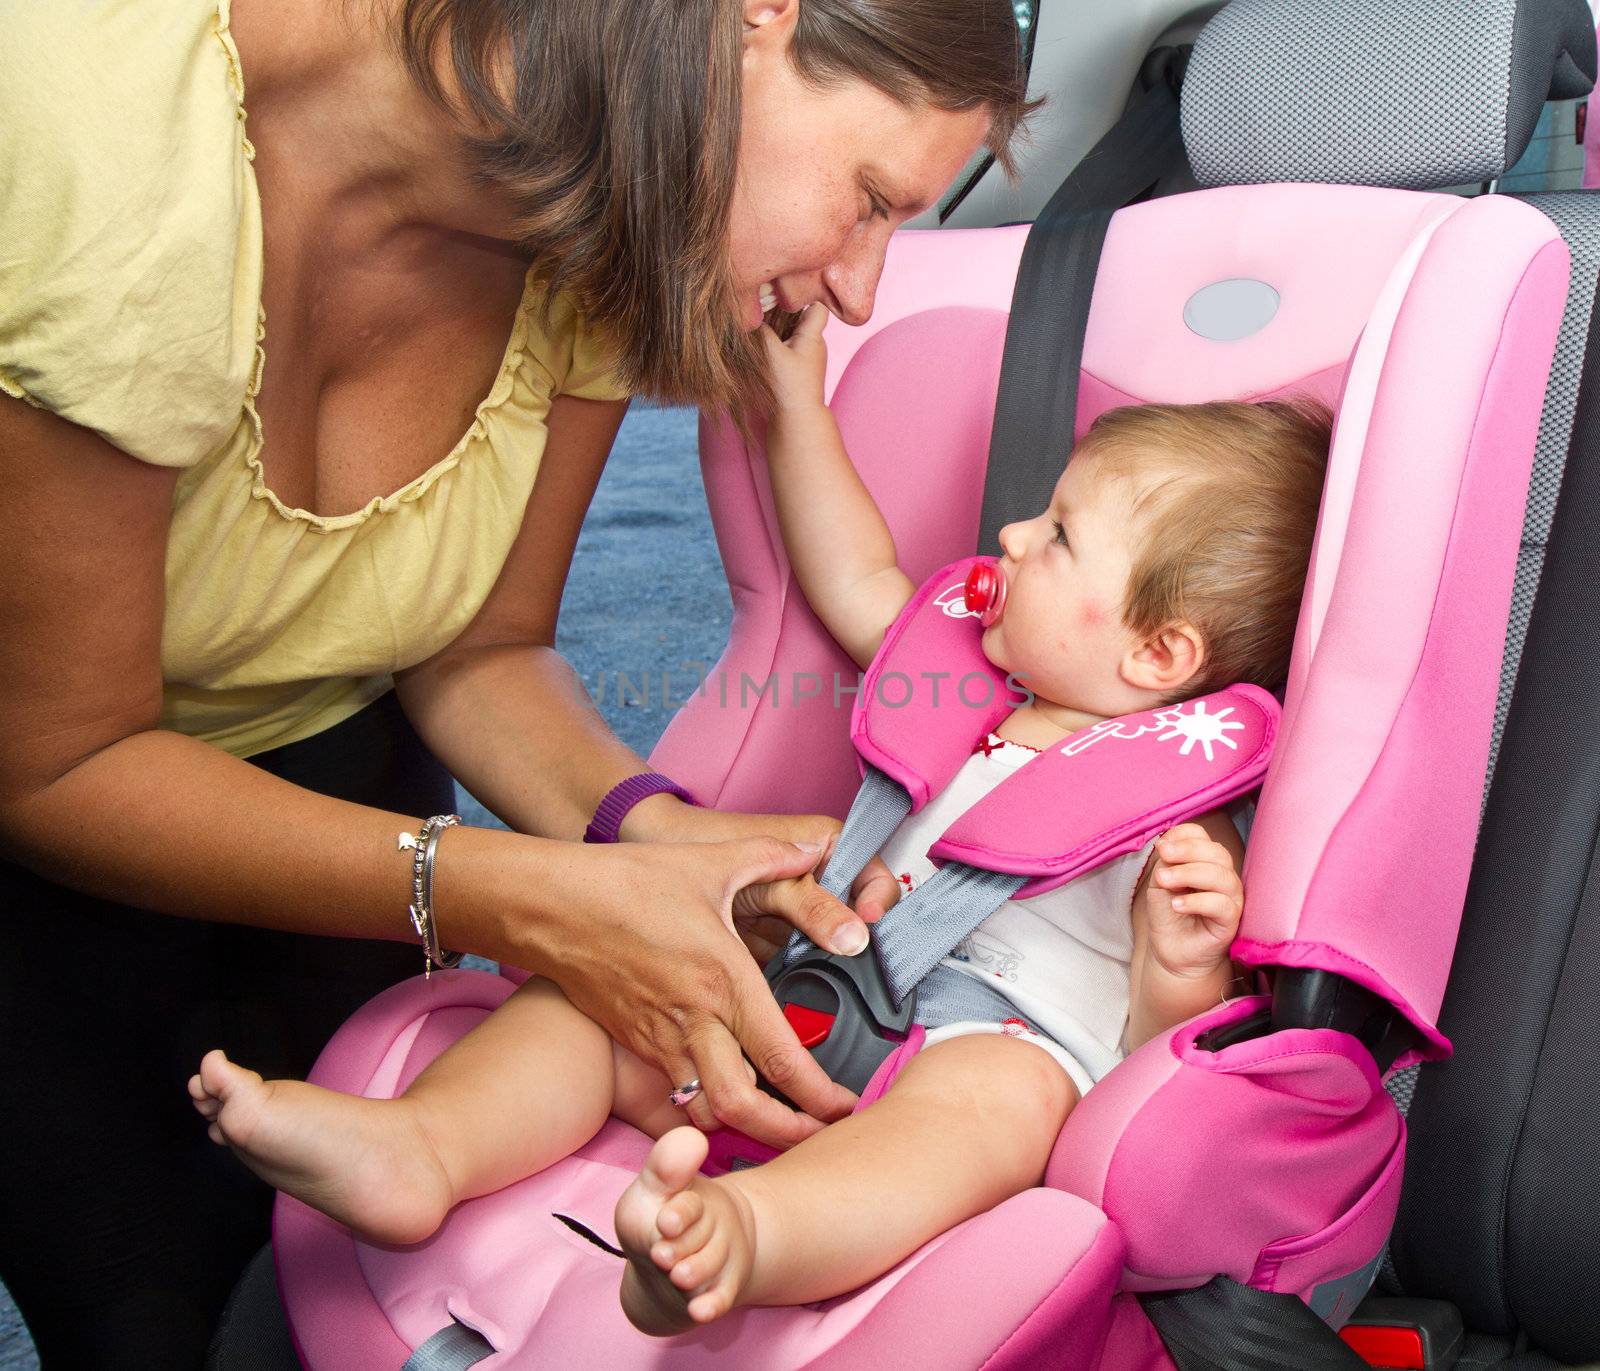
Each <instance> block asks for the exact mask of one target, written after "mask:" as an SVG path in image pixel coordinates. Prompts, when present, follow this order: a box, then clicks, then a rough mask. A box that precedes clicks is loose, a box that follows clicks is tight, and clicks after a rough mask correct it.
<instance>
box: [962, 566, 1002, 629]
mask: <svg viewBox="0 0 1600 1371" xmlns="http://www.w3.org/2000/svg"><path fill="white" fill-rule="evenodd" d="M966 605H967V608H968V609H969V610H971V611H972V612H973V613H974V614H976V615H977V616H978V620H979V622H980V623H982V624H983V626H984V627H985V628H988V627H989V625H990V624H992V623H993V622H994V621H995V620H996V619H998V618H999V617H1000V615H1001V612H1002V611H1003V610H1004V609H1005V607H1006V577H1005V573H1004V572H1003V571H1001V570H1000V564H999V563H998V562H979V563H978V564H977V565H976V566H974V567H973V568H972V570H971V571H969V572H968V573H967V584H966Z"/></svg>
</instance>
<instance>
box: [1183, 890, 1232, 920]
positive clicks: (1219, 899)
mask: <svg viewBox="0 0 1600 1371" xmlns="http://www.w3.org/2000/svg"><path fill="white" fill-rule="evenodd" d="M1172 907H1173V909H1174V910H1176V911H1177V912H1178V913H1179V914H1182V915H1183V916H1184V917H1185V918H1187V919H1204V920H1206V922H1207V923H1213V924H1219V925H1221V926H1222V927H1224V928H1232V927H1234V926H1235V925H1237V923H1238V922H1239V915H1240V913H1241V910H1240V908H1239V904H1238V902H1237V901H1235V900H1230V899H1229V898H1228V897H1227V896H1226V895H1219V894H1218V893H1217V892H1216V891H1214V890H1200V891H1196V892H1194V893H1193V894H1189V895H1177V896H1174V897H1173V901H1172Z"/></svg>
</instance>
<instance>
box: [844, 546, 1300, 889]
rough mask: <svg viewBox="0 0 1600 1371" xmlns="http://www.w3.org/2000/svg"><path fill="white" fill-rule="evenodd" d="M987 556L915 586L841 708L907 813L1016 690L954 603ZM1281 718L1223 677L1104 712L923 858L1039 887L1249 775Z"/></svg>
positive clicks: (943, 781) (1144, 838) (962, 605)
mask: <svg viewBox="0 0 1600 1371" xmlns="http://www.w3.org/2000/svg"><path fill="white" fill-rule="evenodd" d="M991 560H992V559H990V558H986V557H965V558H962V559H961V560H960V561H957V562H952V563H951V564H950V565H949V566H947V567H945V568H943V569H942V570H940V571H936V572H935V573H934V574H933V575H932V576H930V577H929V578H928V579H927V580H926V581H924V582H923V583H922V585H921V587H919V589H918V590H917V592H916V594H915V595H913V596H912V597H911V599H910V601H909V602H908V603H907V604H906V607H905V608H904V609H903V610H902V611H901V612H900V616H899V618H897V619H896V620H895V622H894V623H893V624H891V625H890V627H889V631H888V632H887V633H886V634H884V639H883V644H882V646H881V647H879V649H878V652H877V655H876V656H874V657H873V659H872V663H871V665H870V666H869V667H868V668H867V671H866V675H865V677H864V678H863V681H862V687H861V694H860V696H859V697H858V698H857V700H856V705H855V709H854V711H853V713H852V715H851V721H850V735H851V741H852V742H853V743H854V744H855V746H856V750H857V752H858V753H859V754H860V756H861V759H862V761H863V762H865V763H867V764H868V765H870V766H874V767H876V768H877V769H878V770H880V771H882V772H883V773H884V774H885V775H887V776H889V777H890V778H891V779H893V780H895V781H897V782H899V784H900V785H902V786H903V787H904V788H905V790H906V793H907V794H908V795H910V796H911V807H912V810H913V812H915V811H916V810H920V809H921V808H922V807H923V806H924V805H926V804H927V802H928V800H929V799H930V798H931V797H932V796H934V795H937V794H938V793H939V792H940V791H941V790H943V789H944V788H945V786H947V785H948V784H949V783H950V781H951V780H952V779H953V778H954V776H955V774H956V772H957V771H958V770H959V769H960V768H961V766H962V764H963V763H964V762H965V761H966V760H967V758H968V757H969V756H970V755H971V753H972V744H973V740H974V739H977V738H982V737H984V736H985V735H986V734H987V733H988V732H989V731H990V730H992V729H993V728H994V727H995V726H996V725H998V724H999V722H1000V721H1001V720H1002V719H1003V718H1004V717H1005V716H1006V715H1007V714H1009V713H1010V712H1011V711H1012V710H1014V709H1016V708H1017V707H1018V706H1020V705H1021V704H1023V703H1025V701H1026V700H1027V698H1028V697H1027V694H1026V691H1025V689H1024V687H1023V686H1022V685H1021V684H1020V683H1017V682H1015V681H1012V680H1010V679H1009V678H1007V677H1006V676H1005V674H1004V673H1003V672H1001V671H1000V670H999V669H998V668H997V667H996V666H995V665H994V664H993V663H992V662H990V661H989V659H988V658H987V657H986V656H984V653H983V625H982V622H981V620H980V617H979V615H978V614H976V613H975V612H974V611H972V610H970V609H968V608H967V605H966V600H965V595H964V590H965V586H966V581H967V575H968V573H969V572H970V571H971V570H972V568H973V567H977V566H984V565H986V564H988V563H989V562H990V561H991ZM1281 717H1282V711H1281V710H1280V708H1279V706H1278V702H1277V701H1276V700H1275V699H1273V697H1272V696H1271V695H1269V694H1268V693H1267V692H1266V691H1264V690H1261V689H1259V688H1257V687H1256V686H1252V685H1232V686H1229V687H1228V688H1227V689H1225V690H1220V691H1217V692H1215V693H1213V694H1211V695H1206V696H1203V697H1200V698H1198V699H1194V700H1187V701H1184V702H1183V703H1182V704H1176V705H1170V706H1166V707H1164V708H1161V709H1152V710H1146V711H1145V712H1143V713H1141V714H1128V715H1123V716H1122V717H1120V718H1116V719H1106V720H1104V721H1103V722H1101V723H1098V724H1095V725H1094V726H1093V727H1092V728H1088V729H1085V730H1083V731H1082V732H1079V733H1075V734H1073V735H1072V736H1071V737H1070V738H1066V739H1064V740H1063V741H1062V742H1060V743H1059V744H1057V745H1056V746H1055V747H1052V748H1050V749H1048V750H1047V751H1045V752H1044V753H1043V754H1042V755H1041V756H1039V757H1036V758H1034V759H1033V760H1032V761H1031V762H1029V763H1028V765H1027V766H1024V767H1022V768H1020V769H1019V770H1018V771H1017V772H1016V774H1015V775H1013V776H1011V777H1009V778H1008V779H1006V780H1005V781H1003V782H1002V783H1001V784H1000V785H998V786H996V787H995V788H994V789H993V790H992V791H990V792H989V794H988V795H986V796H985V797H984V798H983V799H982V800H980V801H979V802H978V803H977V804H975V805H974V806H973V807H972V808H971V809H969V810H968V811H967V812H966V813H964V814H963V815H961V816H960V818H958V819H957V820H956V822H955V823H954V824H952V825H951V827H950V829H949V831H948V832H946V833H945V834H944V835H943V836H942V837H941V838H940V839H939V840H938V841H937V842H936V843H935V844H934V845H933V847H932V848H930V849H929V854H928V855H929V856H930V857H932V858H934V859H935V860H936V861H940V862H961V863H963V864H965V865H967V866H973V867H978V868H980V869H981V870H985V871H998V872H1004V873H1006V874H1007V875H1013V876H1028V877H1031V878H1032V879H1031V880H1029V882H1028V883H1027V884H1026V885H1025V886H1023V887H1022V888H1021V889H1020V890H1019V891H1018V892H1017V894H1016V898H1018V899H1027V898H1029V897H1030V896H1033V895H1042V894H1044V893H1045V892H1046V891H1048V890H1054V889H1055V888H1056V887H1057V886H1059V885H1064V884H1065V883H1066V882H1068V881H1070V880H1072V879H1073V878H1074V877H1076V876H1080V875H1082V874H1083V873H1084V872H1086V871H1092V870H1093V869H1094V868H1095V867H1097V866H1101V865H1103V864H1104V863H1106V862H1108V861H1110V860H1111V859H1112V858H1113V857H1117V856H1120V855H1121V854H1123V853H1125V852H1136V851H1138V849H1139V848H1141V847H1143V846H1144V845H1145V844H1146V843H1147V842H1149V841H1150V839H1151V838H1153V837H1155V836H1156V835H1157V834H1159V833H1161V832H1163V831H1165V830H1166V829H1167V828H1169V827H1171V826H1172V825H1173V824H1175V823H1179V822H1181V821H1182V820H1183V819H1185V818H1189V817H1191V816H1193V815H1195V814H1202V813H1204V812H1205V811H1206V810H1208V809H1213V808H1215V807H1216V806H1217V805H1219V804H1222V803H1224V802H1225V801H1227V800H1230V799H1232V798H1234V797H1235V796H1237V795H1241V794H1243V793H1244V792H1245V791H1248V790H1251V789H1253V788H1254V787H1255V786H1256V785H1258V784H1260V782H1261V779H1262V777H1263V776H1264V775H1265V773H1266V769H1267V762H1268V761H1269V759H1270V758H1271V756H1272V745H1273V743H1274V741H1275V740H1276V738H1277V736H1278V725H1279V721H1280V719H1281Z"/></svg>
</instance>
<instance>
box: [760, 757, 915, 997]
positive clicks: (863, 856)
mask: <svg viewBox="0 0 1600 1371" xmlns="http://www.w3.org/2000/svg"><path fill="white" fill-rule="evenodd" d="M909 813H911V796H910V795H909V794H907V793H906V789H905V787H904V786H902V785H901V784H900V783H899V782H898V781H895V780H891V779H890V778H889V777H888V776H886V775H884V773H883V772H881V771H879V770H878V768H877V767H875V766H868V767H867V774H866V775H865V776H863V777H862V778H861V789H860V790H858V791H856V797H855V799H854V800H853V801H851V803H850V812H849V813H848V814H847V815H845V820H844V827H843V828H842V829H840V831H839V842H838V844H837V846H835V847H834V849H833V856H832V857H830V858H829V859H828V866H827V869H826V870H825V871H824V872H823V873H822V880H821V881H820V882H819V884H820V885H821V886H822V888H823V889H824V890H826V891H827V892H828V893H829V894H830V895H832V896H834V898H836V899H840V900H842V899H844V898H845V897H846V896H847V895H848V894H849V893H850V887H851V885H852V884H854V882H855V879H856V877H857V876H859V875H860V874H861V871H862V868H863V867H865V866H866V864H867V863H868V862H870V861H871V860H872V859H873V858H874V857H876V856H877V855H878V853H879V852H880V851H882V850H883V845H884V844H885V843H886V842H888V841H889V835H890V834H892V833H893V832H894V831H895V829H897V828H899V827H900V821H901V820H902V819H904V818H905V817H906V815H907V814H909ZM815 950H816V949H815V947H814V945H813V944H812V942H811V940H810V939H809V938H807V937H805V936H804V935H803V934H800V933H796V934H795V935H794V936H793V937H792V938H790V939H789V945H788V946H787V947H786V948H784V950H783V964H784V965H785V966H792V965H794V963H795V962H797V961H798V960H799V959H800V958H801V957H805V956H809V955H810V954H811V953H812V952H814V951H815Z"/></svg>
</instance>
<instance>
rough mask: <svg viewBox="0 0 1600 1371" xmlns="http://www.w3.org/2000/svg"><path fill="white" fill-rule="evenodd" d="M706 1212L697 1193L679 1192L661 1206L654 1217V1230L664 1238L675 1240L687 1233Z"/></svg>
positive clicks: (704, 1205) (704, 1204)
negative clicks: (657, 1230) (658, 1231)
mask: <svg viewBox="0 0 1600 1371" xmlns="http://www.w3.org/2000/svg"><path fill="white" fill-rule="evenodd" d="M705 1212H706V1203H705V1201H704V1200H702V1199H701V1198H700V1196H699V1194H698V1192H696V1191H694V1190H681V1191H679V1192H678V1193H677V1194H676V1195H674V1196H673V1197H672V1198H671V1199H670V1200H668V1201H667V1202H666V1203H665V1204H664V1205H662V1206H661V1212H660V1213H659V1214H657V1215H656V1228H657V1229H659V1230H660V1232H661V1236H662V1237H664V1238H677V1237H680V1236H681V1235H683V1234H684V1233H687V1232H688V1231H689V1229H691V1228H693V1227H694V1225H695V1224H697V1223H698V1222H699V1221H700V1217H701V1215H703V1214H704V1213H705Z"/></svg>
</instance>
